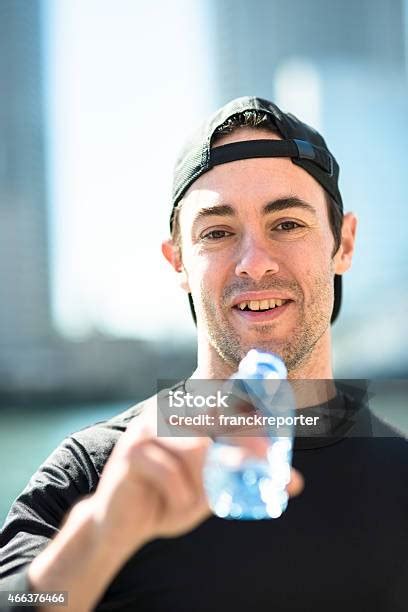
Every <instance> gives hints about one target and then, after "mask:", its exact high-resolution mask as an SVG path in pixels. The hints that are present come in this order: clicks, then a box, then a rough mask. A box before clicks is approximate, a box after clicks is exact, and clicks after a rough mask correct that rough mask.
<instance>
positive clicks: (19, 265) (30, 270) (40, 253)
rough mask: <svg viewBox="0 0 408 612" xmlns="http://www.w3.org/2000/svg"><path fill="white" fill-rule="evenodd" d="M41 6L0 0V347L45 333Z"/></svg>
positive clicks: (48, 320) (30, 340) (42, 336)
mask: <svg viewBox="0 0 408 612" xmlns="http://www.w3.org/2000/svg"><path fill="white" fill-rule="evenodd" d="M40 9H41V3H40V2H38V1H37V0H32V1H30V2H27V1H25V0H1V1H0V283H1V299H0V351H1V350H2V349H4V346H5V345H15V344H21V343H24V344H33V343H36V342H38V341H44V340H45V339H46V338H47V337H48V336H49V334H50V332H51V317H50V299H49V293H50V292H49V276H48V240H47V210H46V209H47V197H46V183H45V152H44V105H43V78H42V72H43V70H42V53H41V14H40Z"/></svg>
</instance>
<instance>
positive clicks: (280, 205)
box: [262, 196, 316, 215]
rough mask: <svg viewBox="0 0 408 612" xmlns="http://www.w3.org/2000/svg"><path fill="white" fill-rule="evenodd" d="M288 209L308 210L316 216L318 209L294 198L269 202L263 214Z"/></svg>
mask: <svg viewBox="0 0 408 612" xmlns="http://www.w3.org/2000/svg"><path fill="white" fill-rule="evenodd" d="M287 208H303V210H307V211H308V212H310V213H312V214H313V215H316V209H315V208H314V207H313V206H312V205H311V204H308V203H307V202H305V201H304V200H301V199H300V198H296V197H293V196H291V197H288V198H279V200H273V202H268V204H265V206H264V207H263V210H262V214H264V215H268V214H270V213H274V212H280V211H282V210H286V209H287Z"/></svg>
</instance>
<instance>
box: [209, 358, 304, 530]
mask: <svg viewBox="0 0 408 612" xmlns="http://www.w3.org/2000/svg"><path fill="white" fill-rule="evenodd" d="M286 378H287V371H286V367H285V365H284V363H283V361H282V360H281V359H280V357H278V356H277V355H273V354H271V353H265V352H261V351H258V350H256V349H252V350H251V351H249V353H248V354H247V355H246V356H245V357H244V358H243V359H242V361H241V363H240V365H239V369H238V371H237V372H236V374H234V375H233V376H232V377H231V379H230V380H229V381H228V384H229V390H230V391H231V390H232V392H233V393H235V394H237V389H238V395H239V394H240V393H241V392H244V393H245V394H246V397H247V398H249V400H250V402H251V405H252V406H253V407H254V409H255V412H256V414H258V415H260V414H261V415H264V416H268V417H271V416H275V419H276V417H277V416H278V415H280V416H281V419H280V420H281V421H282V422H283V419H282V416H285V417H287V416H289V417H290V415H291V414H293V409H294V401H293V396H292V392H291V388H290V385H289V383H287V382H280V381H285V379H286ZM292 421H293V419H292ZM269 422H270V420H268V423H269ZM290 422H291V419H290V418H289V419H286V418H285V423H289V424H288V425H286V424H283V425H282V426H281V427H280V428H279V429H276V427H269V426H265V427H264V428H263V429H262V431H261V434H262V435H258V433H259V430H258V432H257V433H256V435H255V437H252V436H251V432H248V431H246V432H245V431H244V432H242V431H241V434H242V433H243V435H241V434H238V435H237V436H235V435H234V436H232V437H229V436H223V435H220V436H217V437H216V439H215V441H214V443H213V444H212V445H211V447H210V449H209V451H208V456H207V461H206V465H205V468H204V483H205V488H206V491H207V496H208V499H209V503H210V507H211V509H212V510H213V512H214V513H215V514H216V515H217V516H220V517H222V518H230V519H241V520H242V519H244V520H245V519H270V518H277V517H279V516H280V515H281V514H282V512H283V511H284V510H285V509H286V506H287V503H288V494H287V492H286V485H287V484H288V482H289V480H290V466H291V460H292V442H293V431H292V427H291V426H290Z"/></svg>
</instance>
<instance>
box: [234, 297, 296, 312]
mask: <svg viewBox="0 0 408 612" xmlns="http://www.w3.org/2000/svg"><path fill="white" fill-rule="evenodd" d="M285 302H286V300H279V299H272V300H251V301H249V302H240V303H239V304H238V308H239V309H240V310H244V309H245V308H246V307H248V308H249V309H250V310H268V309H270V308H275V307H276V306H282V304H284V303H285Z"/></svg>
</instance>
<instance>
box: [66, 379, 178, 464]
mask: <svg viewBox="0 0 408 612" xmlns="http://www.w3.org/2000/svg"><path fill="white" fill-rule="evenodd" d="M167 392H168V390H167V389H165V390H163V391H161V392H160V393H159V394H157V393H156V394H154V395H152V396H150V397H148V398H146V399H144V400H142V401H140V402H138V403H137V404H134V405H133V406H130V408H127V409H126V410H124V411H123V412H121V413H119V414H117V415H115V416H114V417H111V418H110V419H106V420H104V421H99V422H96V423H93V424H92V425H89V426H87V427H84V428H83V429H80V430H79V431H76V432H74V433H72V434H71V435H70V436H69V439H70V440H73V441H74V443H75V444H77V445H79V446H80V448H81V449H82V451H84V452H85V453H86V454H87V455H89V457H90V458H91V460H92V462H93V463H94V465H95V467H96V468H97V471H98V472H100V471H101V469H102V468H103V466H104V464H105V463H106V461H107V459H108V457H109V455H110V454H111V452H112V450H113V447H114V446H115V444H116V443H117V441H118V440H119V438H120V436H121V435H122V434H123V433H124V432H125V431H126V429H127V427H128V425H129V423H130V422H131V421H132V420H133V419H135V418H137V417H139V416H140V415H141V414H142V413H145V412H146V411H154V410H157V399H158V396H159V395H162V394H165V393H167Z"/></svg>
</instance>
